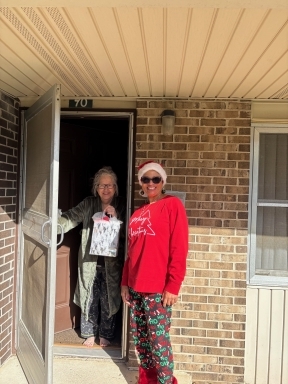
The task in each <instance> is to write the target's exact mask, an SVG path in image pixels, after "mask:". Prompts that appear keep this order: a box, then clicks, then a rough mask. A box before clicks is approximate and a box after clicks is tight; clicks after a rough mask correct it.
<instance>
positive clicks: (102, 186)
mask: <svg viewBox="0 0 288 384" xmlns="http://www.w3.org/2000/svg"><path fill="white" fill-rule="evenodd" d="M114 186H115V184H98V186H97V188H99V189H105V188H107V189H112V188H114Z"/></svg>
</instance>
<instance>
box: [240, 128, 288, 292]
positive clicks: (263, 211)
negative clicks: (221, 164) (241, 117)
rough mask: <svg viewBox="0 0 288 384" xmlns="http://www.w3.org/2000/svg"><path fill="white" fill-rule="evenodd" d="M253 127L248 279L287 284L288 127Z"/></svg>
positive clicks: (258, 281) (261, 282)
mask: <svg viewBox="0 0 288 384" xmlns="http://www.w3.org/2000/svg"><path fill="white" fill-rule="evenodd" d="M252 130H253V131H252V142H251V166H250V170H251V172H250V201H249V247H248V251H249V270H248V283H250V284H255V285H271V286H277V285H279V286H288V127H287V126H286V125H285V126H282V127H279V126H277V127H276V126H271V127H261V126H256V127H253V128H252Z"/></svg>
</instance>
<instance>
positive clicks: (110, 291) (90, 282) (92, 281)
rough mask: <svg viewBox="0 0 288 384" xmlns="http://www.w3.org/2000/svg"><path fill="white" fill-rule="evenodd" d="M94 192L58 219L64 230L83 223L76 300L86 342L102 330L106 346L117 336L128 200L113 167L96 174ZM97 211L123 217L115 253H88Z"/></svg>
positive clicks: (86, 343)
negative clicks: (120, 190) (121, 191)
mask: <svg viewBox="0 0 288 384" xmlns="http://www.w3.org/2000/svg"><path fill="white" fill-rule="evenodd" d="M92 192H93V195H94V196H90V197H87V198H85V199H84V200H83V201H82V202H81V203H79V204H78V205H77V206H76V207H74V208H72V209H70V210H69V211H67V212H64V213H63V214H62V216H61V217H60V218H59V219H58V223H59V224H61V225H62V226H63V229H64V232H68V231H69V230H70V229H72V228H75V227H76V226H77V225H78V224H80V223H83V230H82V233H81V245H80V248H79V253H78V281H77V286H76V291H75V295H74V303H75V304H77V305H78V306H79V307H80V308H81V324H80V326H81V336H82V337H83V338H85V339H86V340H85V341H84V343H83V345H85V346H86V347H92V346H93V345H94V342H95V338H96V337H97V335H98V334H99V339H100V346H102V347H107V346H108V345H109V344H110V343H111V340H112V339H113V338H114V337H115V326H116V314H117V312H118V310H119V308H120V304H121V294H120V282H121V275H122V269H123V264H124V248H125V213H126V204H125V201H124V199H123V198H121V197H119V196H118V185H117V176H116V174H115V173H114V172H113V170H112V169H111V167H104V168H101V169H100V170H99V171H98V172H97V173H96V174H95V176H94V179H93V188H92ZM96 212H104V213H105V214H106V215H108V216H113V217H116V218H117V219H119V220H121V221H122V222H123V223H122V224H121V232H120V238H119V247H118V253H117V256H116V257H106V256H95V255H91V254H89V251H90V246H91V237H92V232H93V224H94V221H93V219H92V216H93V215H94V214H95V213H96Z"/></svg>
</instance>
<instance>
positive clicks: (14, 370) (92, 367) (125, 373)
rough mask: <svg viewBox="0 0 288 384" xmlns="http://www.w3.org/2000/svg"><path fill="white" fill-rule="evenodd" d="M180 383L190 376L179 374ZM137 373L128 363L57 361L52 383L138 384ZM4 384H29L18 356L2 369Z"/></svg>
mask: <svg viewBox="0 0 288 384" xmlns="http://www.w3.org/2000/svg"><path fill="white" fill-rule="evenodd" d="M175 376H176V377H177V379H178V382H179V384H191V376H190V375H188V374H186V373H185V372H180V371H177V372H175ZM137 381H138V372H137V370H129V369H128V368H127V366H126V364H125V363H123V362H115V361H113V360H103V359H101V360H100V359H85V358H63V357H61V358H58V357H56V358H54V377H53V384H81V383H83V384H84V383H85V384H137ZM0 383H1V384H10V383H13V384H27V383H28V382H27V380H26V377H25V375H24V373H23V371H22V368H21V365H20V363H19V361H18V359H17V357H16V356H11V357H10V358H9V359H8V360H7V361H6V362H5V363H4V364H3V365H2V366H1V367H0Z"/></svg>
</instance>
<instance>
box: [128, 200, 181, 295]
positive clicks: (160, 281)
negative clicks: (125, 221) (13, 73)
mask: <svg viewBox="0 0 288 384" xmlns="http://www.w3.org/2000/svg"><path fill="white" fill-rule="evenodd" d="M128 236H129V240H128V258H127V260H126V262H125V265H124V270H123V276H122V283H121V285H126V286H129V287H131V288H132V289H134V290H135V291H137V292H147V293H162V292H164V291H167V292H169V293H173V294H175V295H178V293H179V290H180V287H181V283H182V281H183V279H184V276H185V271H186V258H187V252H188V222H187V216H186V211H185V208H184V206H183V204H182V202H181V200H180V199H178V198H177V197H174V196H169V195H167V196H165V197H164V198H162V199H161V200H158V201H157V202H155V203H151V204H145V205H143V206H142V207H140V208H139V209H137V210H136V211H135V212H134V213H133V215H132V216H131V218H130V222H129V232H128Z"/></svg>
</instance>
